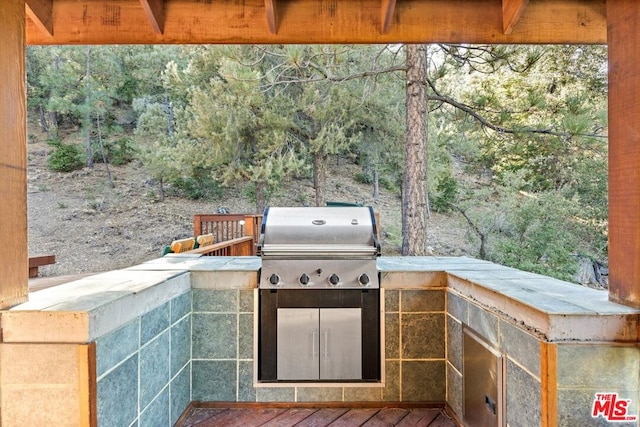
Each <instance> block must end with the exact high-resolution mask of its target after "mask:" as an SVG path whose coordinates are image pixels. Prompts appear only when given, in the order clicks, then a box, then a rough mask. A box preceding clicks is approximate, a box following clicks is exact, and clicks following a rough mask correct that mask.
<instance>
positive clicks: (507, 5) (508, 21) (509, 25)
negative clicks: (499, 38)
mask: <svg viewBox="0 0 640 427" xmlns="http://www.w3.org/2000/svg"><path fill="white" fill-rule="evenodd" d="M527 3H529V0H502V31H503V32H504V34H507V35H508V34H511V33H512V32H513V27H515V25H516V24H517V23H518V21H519V20H520V17H521V16H522V12H524V9H525V8H526V7H527Z"/></svg>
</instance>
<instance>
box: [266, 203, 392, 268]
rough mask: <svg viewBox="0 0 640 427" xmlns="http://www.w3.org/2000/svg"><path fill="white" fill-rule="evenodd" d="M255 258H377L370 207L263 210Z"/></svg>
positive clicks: (377, 250) (378, 245) (372, 216)
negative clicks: (256, 256)
mask: <svg viewBox="0 0 640 427" xmlns="http://www.w3.org/2000/svg"><path fill="white" fill-rule="evenodd" d="M258 255H260V256H262V257H263V258H279V259H285V258H286V259H301V258H315V259H320V258H327V257H328V258H340V259H353V258H357V259H361V258H375V257H377V256H380V242H379V241H378V231H377V224H376V220H375V215H374V213H373V208H371V207H333V206H331V207H317V208H316V207H286V208H285V207H271V208H267V209H266V210H265V212H264V215H263V218H262V228H261V236H260V241H259V243H258Z"/></svg>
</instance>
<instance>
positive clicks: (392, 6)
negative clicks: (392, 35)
mask: <svg viewBox="0 0 640 427" xmlns="http://www.w3.org/2000/svg"><path fill="white" fill-rule="evenodd" d="M395 10H396V0H382V3H381V23H382V28H381V31H382V34H386V33H387V31H389V26H390V25H391V21H392V20H393V13H394V12H395Z"/></svg>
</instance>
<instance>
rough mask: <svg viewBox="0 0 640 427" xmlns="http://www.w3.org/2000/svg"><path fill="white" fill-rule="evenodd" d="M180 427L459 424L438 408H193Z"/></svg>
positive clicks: (436, 426) (446, 426)
mask: <svg viewBox="0 0 640 427" xmlns="http://www.w3.org/2000/svg"><path fill="white" fill-rule="evenodd" d="M176 425H177V426H178V427H213V426H224V427H232V426H237V427H257V426H262V427H288V426H296V427H324V426H331V427H353V426H366V427H378V426H401V427H408V426H425V427H426V426H430V427H455V426H456V425H457V424H456V423H455V422H454V421H453V420H452V419H451V418H449V417H448V416H447V414H446V413H445V411H444V410H442V409H438V408H307V407H302V408H299V407H295V408H286V407H254V408H191V409H190V410H189V411H188V412H187V414H186V417H185V419H183V421H182V422H179V423H178V424H176Z"/></svg>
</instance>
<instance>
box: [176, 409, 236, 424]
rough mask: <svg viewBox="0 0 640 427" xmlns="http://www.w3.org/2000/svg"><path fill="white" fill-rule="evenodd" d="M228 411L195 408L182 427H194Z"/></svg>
mask: <svg viewBox="0 0 640 427" xmlns="http://www.w3.org/2000/svg"><path fill="white" fill-rule="evenodd" d="M224 411H228V409H227V408H193V409H192V410H191V412H190V413H189V415H187V417H186V419H185V421H184V423H182V425H181V427H193V426H195V425H198V423H201V422H203V421H205V420H207V419H209V418H211V417H213V416H214V415H216V414H219V413H220V412H224Z"/></svg>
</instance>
